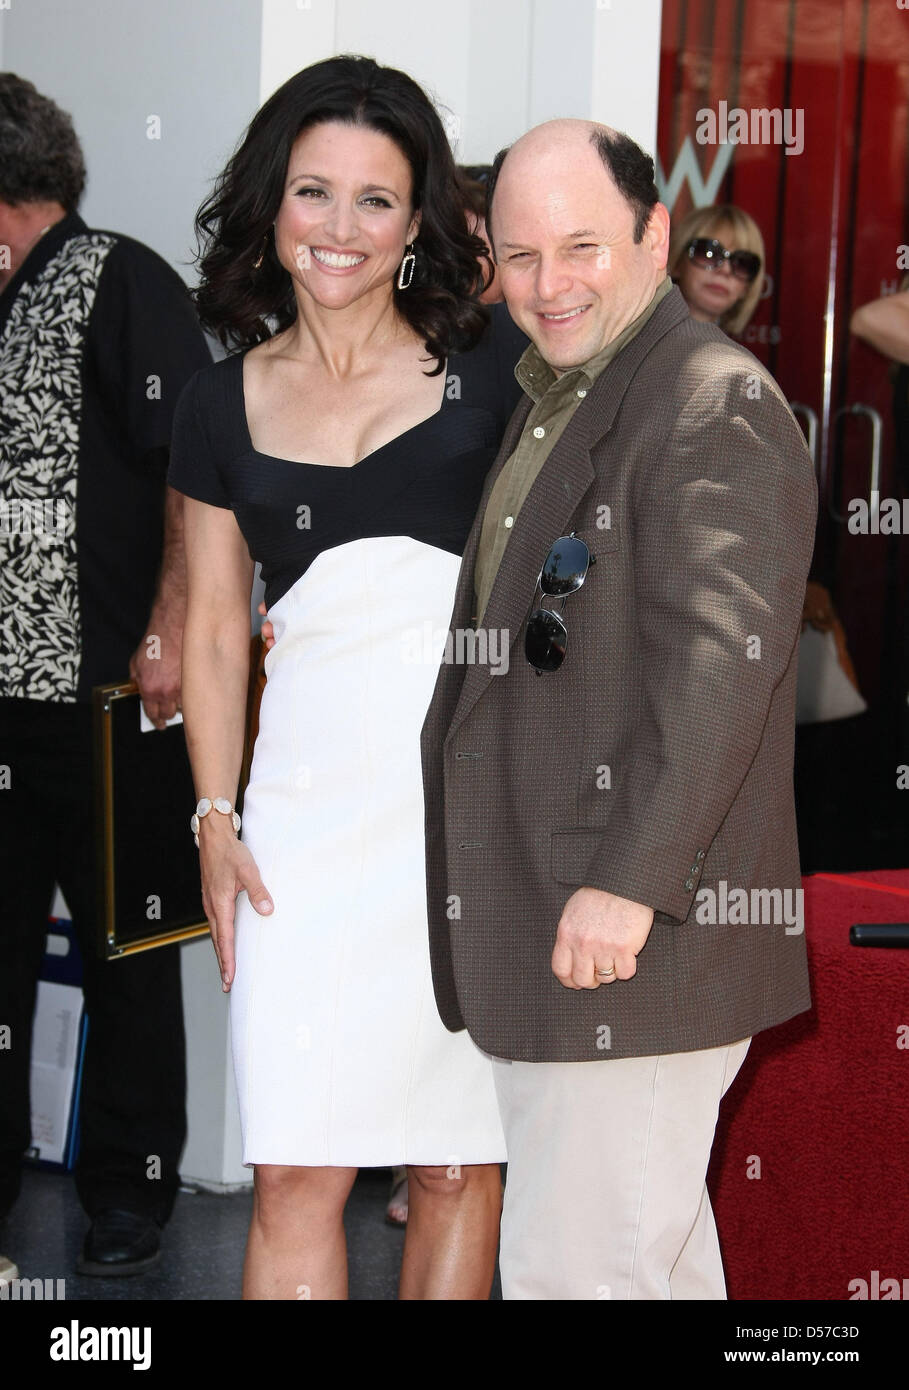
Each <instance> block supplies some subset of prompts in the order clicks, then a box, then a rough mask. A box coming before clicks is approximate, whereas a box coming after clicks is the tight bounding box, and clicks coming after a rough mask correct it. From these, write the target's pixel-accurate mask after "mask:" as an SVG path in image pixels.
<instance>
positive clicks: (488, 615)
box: [449, 428, 595, 736]
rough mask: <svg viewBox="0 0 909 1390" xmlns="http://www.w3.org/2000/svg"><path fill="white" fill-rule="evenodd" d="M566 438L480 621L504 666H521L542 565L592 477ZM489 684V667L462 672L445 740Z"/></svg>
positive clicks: (528, 507) (538, 484) (528, 504)
mask: <svg viewBox="0 0 909 1390" xmlns="http://www.w3.org/2000/svg"><path fill="white" fill-rule="evenodd" d="M570 434H571V431H570V428H569V429H568V430H566V431H565V433H564V434H563V435H562V437H561V439H559V440H558V442H557V443H556V446H555V448H554V449H553V451H552V453H551V454H550V456H549V458H548V459H547V460H546V462H545V464H544V465H543V467H542V468H541V469H540V472H539V474H538V475H537V477H536V479H535V480H534V483H533V486H532V487H531V489H530V491H529V493H528V494H527V497H526V499H525V501H524V504H523V506H522V507H521V510H520V513H519V514H518V520H517V523H516V524H515V528H514V531H513V533H512V536H511V539H510V540H509V542H508V545H507V546H506V547H505V553H504V555H503V556H502V563H501V565H500V566H499V572H498V574H497V575H496V577H495V582H494V584H493V586H492V592H491V594H490V595H489V602H488V603H487V605H486V612H485V613H484V615H483V621H482V623H481V627H482V629H483V631H484V632H487V633H489V632H492V631H495V632H497V633H500V634H501V638H500V643H499V648H498V650H499V651H503V650H505V649H506V648H507V649H508V652H509V663H511V662H512V661H523V660H524V653H523V651H521V650H520V649H518V648H517V647H514V643H515V639H516V638H517V635H518V633H519V631H520V630H521V628H522V626H523V624H524V619H525V618H526V617H527V614H528V612H529V611H530V607H531V604H532V603H533V600H534V593H535V587H536V582H537V578H538V576H539V573H540V569H541V567H542V564H543V561H544V560H545V559H546V556H547V554H548V553H549V548H550V546H551V545H552V542H553V541H554V540H556V539H557V537H558V536H560V535H562V534H564V527H565V525H566V523H567V521H568V520H569V518H570V517H571V515H572V513H573V512H574V511H575V510H576V508H577V506H578V503H579V502H580V500H581V498H582V497H583V495H584V493H585V492H586V491H587V489H588V488H589V487H590V484H591V483H592V482H593V479H594V476H595V474H594V470H593V464H592V462H591V459H590V452H589V450H587V449H586V448H583V447H582V448H579V447H578V442H577V440H576V439H571V438H570V437H569V436H570ZM512 447H514V446H512ZM481 520H482V518H481ZM477 539H478V538H477ZM476 551H477V545H476V543H474V545H473V547H472V555H471V565H470V593H471V596H472V595H473V566H474V564H475V562H476ZM466 568H467V558H466V556H465V569H466ZM512 648H513V650H512ZM490 679H493V677H492V667H491V666H490V665H489V664H488V663H486V664H484V665H480V664H479V663H475V664H473V665H468V666H466V667H465V672H464V681H463V684H462V686H461V693H460V696H459V698H458V702H457V704H456V706H455V710H454V715H453V717H452V721H451V726H450V729H449V736H450V735H451V734H452V733H454V731H455V729H456V728H457V727H458V725H459V724H461V723H462V721H463V720H464V719H466V717H467V715H468V714H469V713H470V711H471V709H472V708H473V706H474V705H475V703H476V701H477V700H478V699H479V697H480V695H481V694H482V693H483V691H484V690H485V689H486V688H487V686H488V685H489V682H490ZM494 679H496V680H501V679H504V680H507V679H508V677H507V675H505V676H504V677H502V676H495V677H494Z"/></svg>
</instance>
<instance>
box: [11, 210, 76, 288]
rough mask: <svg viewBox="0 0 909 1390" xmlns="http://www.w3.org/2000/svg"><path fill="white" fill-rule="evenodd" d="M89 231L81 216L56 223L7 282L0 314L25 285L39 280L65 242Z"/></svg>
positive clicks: (63, 218)
mask: <svg viewBox="0 0 909 1390" xmlns="http://www.w3.org/2000/svg"><path fill="white" fill-rule="evenodd" d="M87 231H88V227H87V226H86V225H85V223H84V222H83V221H82V218H81V217H80V216H79V214H78V213H77V212H68V213H67V214H66V216H65V217H62V218H61V219H60V221H59V222H55V223H54V225H53V226H52V227H51V228H50V229H49V230H48V231H46V232H45V233H44V235H43V236H39V238H38V240H37V241H36V242H35V244H34V246H33V247H32V249H31V250H30V251H29V253H28V255H27V256H26V258H25V260H24V261H23V262H22V264H21V265H20V267H19V269H18V270H17V271H16V273H15V275H14V276H13V278H12V279H11V280H9V281H7V283H6V285H5V286H4V289H3V292H2V294H0V312H2V310H3V309H7V308H8V307H9V305H10V304H12V302H13V300H14V299H15V297H16V295H17V294H18V293H19V290H20V289H21V288H22V286H23V285H24V284H27V283H28V282H29V281H30V280H35V279H37V277H38V276H39V275H40V274H41V272H42V270H43V269H44V267H45V266H46V265H47V264H48V262H49V261H51V260H52V259H53V257H54V256H55V255H56V254H57V252H58V251H59V250H60V247H61V246H62V245H63V244H64V242H66V241H69V239H70V237H74V236H79V235H80V233H82V232H87Z"/></svg>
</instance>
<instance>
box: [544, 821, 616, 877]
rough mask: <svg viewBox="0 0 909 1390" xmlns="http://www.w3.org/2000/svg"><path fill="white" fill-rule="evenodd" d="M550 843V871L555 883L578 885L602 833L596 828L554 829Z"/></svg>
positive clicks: (601, 840) (601, 839) (600, 840)
mask: <svg viewBox="0 0 909 1390" xmlns="http://www.w3.org/2000/svg"><path fill="white" fill-rule="evenodd" d="M550 843H551V849H550V872H551V873H552V877H553V878H554V879H555V881H556V883H574V884H577V885H579V886H580V885H582V884H583V883H584V878H585V875H586V873H587V870H588V868H589V867H590V861H591V860H592V859H593V856H594V855H595V854H596V852H597V850H598V849H599V848H600V846H601V845H602V843H603V835H602V833H601V832H600V831H598V830H556V831H554V832H553V834H552V835H551V836H550Z"/></svg>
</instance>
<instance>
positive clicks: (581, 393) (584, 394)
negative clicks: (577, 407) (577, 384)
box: [578, 390, 587, 400]
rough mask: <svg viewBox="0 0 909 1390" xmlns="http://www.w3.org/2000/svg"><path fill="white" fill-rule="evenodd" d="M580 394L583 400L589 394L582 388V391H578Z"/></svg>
mask: <svg viewBox="0 0 909 1390" xmlns="http://www.w3.org/2000/svg"><path fill="white" fill-rule="evenodd" d="M578 395H579V396H580V398H581V400H583V399H584V397H585V396H586V395H587V392H586V391H584V390H581V391H579V392H578Z"/></svg>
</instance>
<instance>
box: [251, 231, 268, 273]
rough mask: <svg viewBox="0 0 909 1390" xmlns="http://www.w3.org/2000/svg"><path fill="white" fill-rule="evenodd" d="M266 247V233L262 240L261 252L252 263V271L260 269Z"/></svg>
mask: <svg viewBox="0 0 909 1390" xmlns="http://www.w3.org/2000/svg"><path fill="white" fill-rule="evenodd" d="M267 246H268V232H266V233H265V235H264V237H263V238H262V250H261V251H260V252H259V255H258V258H257V259H256V260H254V261H253V270H259V269H260V268H261V265H262V262H263V261H264V260H265V249H266V247H267Z"/></svg>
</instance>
